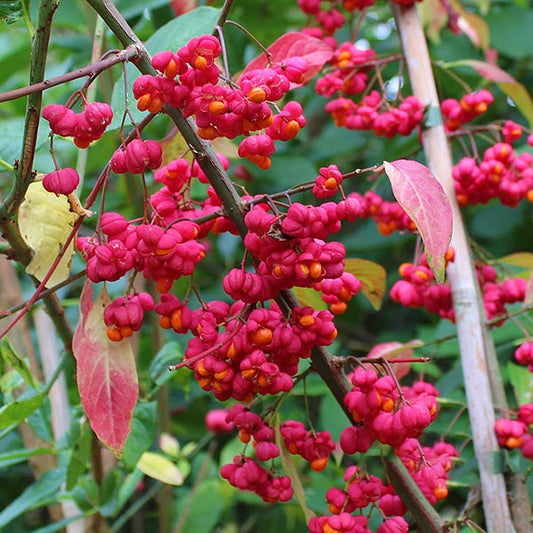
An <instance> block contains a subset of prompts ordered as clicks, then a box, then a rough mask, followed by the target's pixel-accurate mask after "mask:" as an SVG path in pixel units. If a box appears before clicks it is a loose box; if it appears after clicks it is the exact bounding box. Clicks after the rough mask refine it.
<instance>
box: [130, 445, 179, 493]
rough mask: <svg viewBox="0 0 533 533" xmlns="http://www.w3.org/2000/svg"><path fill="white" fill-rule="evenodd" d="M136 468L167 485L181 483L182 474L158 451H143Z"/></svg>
mask: <svg viewBox="0 0 533 533" xmlns="http://www.w3.org/2000/svg"><path fill="white" fill-rule="evenodd" d="M137 468H138V469H139V470H140V471H141V472H144V474H146V475H147V476H148V477H151V478H152V479H156V480H157V481H161V483H166V484H167V485H183V480H184V474H183V473H182V472H181V471H180V469H179V468H178V467H177V466H176V464H175V463H174V462H172V461H171V460H170V459H167V458H166V457H163V456H162V455H160V454H158V453H153V452H144V453H143V454H142V457H141V459H140V461H139V462H138V463H137Z"/></svg>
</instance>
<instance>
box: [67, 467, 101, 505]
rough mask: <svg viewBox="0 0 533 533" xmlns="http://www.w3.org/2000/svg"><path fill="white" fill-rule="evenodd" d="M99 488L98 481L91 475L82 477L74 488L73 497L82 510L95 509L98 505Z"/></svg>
mask: <svg viewBox="0 0 533 533" xmlns="http://www.w3.org/2000/svg"><path fill="white" fill-rule="evenodd" d="M98 494H99V489H98V485H97V483H96V481H95V480H94V479H93V478H92V477H89V476H84V477H82V478H80V480H79V481H78V484H77V485H76V486H75V487H74V489H73V490H72V499H73V500H74V502H75V503H76V505H77V506H78V507H79V508H80V510H81V511H84V512H86V513H88V512H91V511H93V510H94V509H96V507H97V506H98Z"/></svg>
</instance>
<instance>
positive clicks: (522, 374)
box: [507, 361, 533, 405]
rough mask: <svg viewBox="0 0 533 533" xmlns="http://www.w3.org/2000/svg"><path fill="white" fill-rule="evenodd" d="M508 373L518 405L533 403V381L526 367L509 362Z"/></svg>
mask: <svg viewBox="0 0 533 533" xmlns="http://www.w3.org/2000/svg"><path fill="white" fill-rule="evenodd" d="M507 373H508V374H509V381H510V382H511V385H512V386H513V390H514V394H515V398H516V402H517V405H523V404H525V403H532V402H533V386H532V385H533V381H532V378H531V372H530V371H529V370H528V369H527V367H525V366H521V365H516V364H515V363H512V362H511V361H509V362H508V363H507Z"/></svg>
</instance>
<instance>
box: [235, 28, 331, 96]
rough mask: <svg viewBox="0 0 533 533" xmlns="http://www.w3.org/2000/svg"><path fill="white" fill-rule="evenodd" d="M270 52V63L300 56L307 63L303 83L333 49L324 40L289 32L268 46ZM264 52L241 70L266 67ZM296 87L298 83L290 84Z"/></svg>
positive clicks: (311, 75) (318, 69)
mask: <svg viewBox="0 0 533 533" xmlns="http://www.w3.org/2000/svg"><path fill="white" fill-rule="evenodd" d="M267 50H268V52H269V53H270V63H281V62H283V61H284V60H287V59H289V58H290V57H302V58H303V59H305V60H306V61H307V63H308V65H309V68H308V69H307V72H306V73H305V74H304V80H303V83H307V82H308V81H309V80H310V79H311V78H313V77H314V76H315V75H316V74H318V73H319V72H320V70H321V69H322V67H323V66H324V64H325V63H326V62H327V61H329V60H330V59H331V58H332V57H333V50H332V49H331V47H330V46H328V45H327V44H326V43H324V41H321V40H320V39H316V38H315V37H311V36H309V35H306V34H305V33H300V32H296V31H293V32H289V33H285V34H283V35H282V36H281V37H280V38H279V39H276V40H275V41H274V42H273V43H272V44H271V45H270V46H269V47H268V48H267ZM268 64H269V62H268V58H267V56H266V54H264V53H263V54H261V55H259V56H257V57H256V58H255V59H252V61H251V62H250V63H249V64H248V65H247V66H246V68H245V69H244V71H243V74H244V73H245V72H248V71H250V70H254V69H258V68H266V67H268ZM294 87H298V84H291V88H294Z"/></svg>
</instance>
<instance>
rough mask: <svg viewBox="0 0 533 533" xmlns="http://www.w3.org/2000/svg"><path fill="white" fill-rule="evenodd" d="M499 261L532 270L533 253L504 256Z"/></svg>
mask: <svg viewBox="0 0 533 533" xmlns="http://www.w3.org/2000/svg"><path fill="white" fill-rule="evenodd" d="M499 261H501V262H502V263H506V264H507V265H514V266H519V267H524V268H531V269H533V253H531V252H517V253H514V254H509V255H504V256H503V257H500V259H499Z"/></svg>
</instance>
